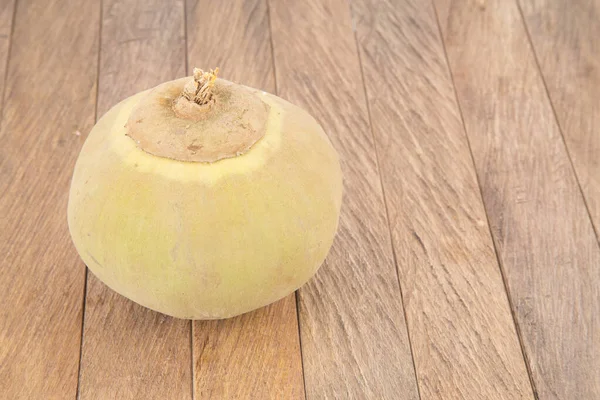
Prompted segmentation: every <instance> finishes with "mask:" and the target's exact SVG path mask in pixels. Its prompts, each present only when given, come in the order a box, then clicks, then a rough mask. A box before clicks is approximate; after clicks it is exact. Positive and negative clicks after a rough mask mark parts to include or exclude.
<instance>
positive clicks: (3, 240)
mask: <svg viewBox="0 0 600 400" xmlns="http://www.w3.org/2000/svg"><path fill="white" fill-rule="evenodd" d="M4 4H7V3H6V2H4ZM5 13H6V9H4V11H3V12H2V15H5ZM9 14H10V13H9ZM3 18H4V17H3ZM99 18H100V7H99V5H98V4H97V2H95V1H92V0H89V1H88V0H84V1H78V2H73V1H68V0H49V1H45V2H43V3H41V2H39V1H33V0H21V1H19V4H18V6H17V11H16V16H15V25H14V28H13V29H14V32H13V36H12V45H11V55H10V60H9V62H8V67H7V68H8V72H7V81H6V90H5V102H4V118H3V123H2V129H1V131H0V143H2V144H1V145H0V193H1V194H2V195H1V196H0V265H1V268H2V273H1V274H0V304H1V305H2V306H1V307H0V366H1V367H0V393H2V395H1V397H3V398H6V399H63V398H64V399H72V398H74V397H75V396H76V393H77V370H78V366H79V349H80V337H81V318H82V305H83V292H84V279H85V269H84V266H83V264H82V263H81V261H80V260H79V257H78V255H77V253H76V252H75V248H74V247H73V246H72V244H71V239H70V237H69V231H68V228H67V216H66V209H67V196H68V189H69V182H70V179H71V173H72V170H73V166H74V163H75V159H76V157H77V154H78V152H79V150H80V148H81V145H82V144H83V139H84V136H85V135H81V136H78V135H76V132H78V131H79V132H88V131H89V129H90V128H91V127H92V125H93V123H94V111H95V99H96V69H97V68H96V60H97V58H98V38H99V36H98V27H99ZM3 26H5V25H3Z"/></svg>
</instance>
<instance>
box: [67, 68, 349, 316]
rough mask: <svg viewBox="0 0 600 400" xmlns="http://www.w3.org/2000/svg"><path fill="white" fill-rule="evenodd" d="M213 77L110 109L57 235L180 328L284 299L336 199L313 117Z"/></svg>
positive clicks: (311, 265)
mask: <svg viewBox="0 0 600 400" xmlns="http://www.w3.org/2000/svg"><path fill="white" fill-rule="evenodd" d="M217 71H218V70H215V71H210V72H204V71H202V70H199V69H195V70H194V76H193V77H191V78H190V77H188V78H183V79H178V80H174V81H170V82H166V83H163V84H161V85H158V86H157V87H155V88H153V89H151V90H148V91H144V92H141V93H138V94H135V95H133V96H131V97H129V98H127V99H125V100H123V101H122V102H120V103H119V104H117V105H116V106H114V107H113V108H112V109H110V111H108V112H107V113H106V114H105V115H104V116H103V117H102V118H101V119H100V120H99V121H98V123H97V124H96V125H95V126H94V128H93V129H92V131H91V133H90V134H89V137H88V138H87V140H86V142H85V144H84V146H83V148H82V150H81V153H80V155H79V158H78V160H77V164H76V166H75V172H74V175H73V180H72V183H71V191H70V195H69V206H68V221H69V230H70V232H71V236H72V238H73V242H74V243H75V247H76V248H77V251H78V252H79V254H80V256H81V258H82V259H83V261H84V262H85V263H86V264H87V265H88V267H89V269H90V270H91V271H92V272H93V273H94V275H96V276H97V277H98V278H99V279H100V280H102V281H103V282H104V283H106V284H107V285H108V286H109V287H111V288H112V289H114V290H115V291H117V292H118V293H120V294H122V295H124V296H126V297H128V298H129V299H131V300H133V301H135V302H137V303H139V304H141V305H143V306H146V307H148V308H151V309H153V310H156V311H160V312H162V313H165V314H168V315H171V316H175V317H179V318H188V319H217V318H227V317H232V316H235V315H238V314H242V313H245V312H248V311H251V310H253V309H256V308H258V307H262V306H264V305H267V304H269V303H272V302H274V301H276V300H278V299H280V298H282V297H284V296H286V295H288V294H290V293H291V292H293V291H294V290H296V289H297V288H298V287H300V286H301V285H302V284H304V283H305V282H306V281H307V280H308V279H309V278H310V277H311V276H312V275H313V274H314V273H315V272H316V271H317V269H318V268H319V266H320V265H321V264H322V262H323V260H324V259H325V256H326V255H327V252H328V251H329V248H330V247H331V244H332V242H333V238H334V236H335V233H336V229H337V224H338V217H339V212H340V206H341V200H342V174H341V170H340V165H339V159H338V156H337V153H336V152H335V150H334V149H333V147H332V145H331V143H330V141H329V139H328V138H327V135H326V134H325V132H324V131H323V129H322V128H321V126H320V125H319V124H318V123H317V122H316V121H315V119H314V118H313V117H311V116H310V115H309V114H308V113H306V112H305V111H303V110H302V109H300V108H298V107H296V106H294V105H293V104H290V103H288V102H287V101H284V100H282V99H280V98H279V97H277V96H274V95H271V94H268V93H265V92H262V91H259V90H255V89H252V88H249V87H246V86H242V85H239V84H235V83H232V82H229V81H226V80H223V79H217V77H216V75H217Z"/></svg>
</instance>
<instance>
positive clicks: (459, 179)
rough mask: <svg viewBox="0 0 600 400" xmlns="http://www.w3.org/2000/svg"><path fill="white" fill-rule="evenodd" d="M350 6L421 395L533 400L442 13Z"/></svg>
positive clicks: (364, 0) (390, 5)
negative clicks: (438, 18) (441, 22)
mask: <svg viewBox="0 0 600 400" xmlns="http://www.w3.org/2000/svg"><path fill="white" fill-rule="evenodd" d="M352 5H353V11H354V16H355V19H356V21H357V22H356V33H357V40H358V44H359V50H360V53H361V60H362V65H363V71H364V78H365V83H366V91H367V96H368V100H369V106H370V107H369V108H370V112H371V120H372V125H373V131H374V135H375V140H376V144H377V146H376V147H377V150H378V154H379V162H380V163H379V165H380V167H381V173H382V178H383V186H384V191H385V195H386V202H387V208H388V210H389V219H390V224H391V230H392V238H393V243H394V249H395V252H396V260H397V262H398V267H399V269H400V283H401V285H402V288H403V295H404V307H405V309H406V315H407V320H408V326H409V333H410V337H411V343H412V348H413V354H414V358H415V366H416V372H417V377H418V382H419V388H420V392H421V397H422V398H426V399H432V398H443V399H461V400H462V399H477V400H478V399H501V398H505V399H525V398H529V399H531V398H533V392H532V389H531V384H530V382H529V377H528V375H527V369H526V367H525V362H524V359H523V354H522V352H521V348H520V344H519V339H518V337H517V334H516V330H515V326H514V322H513V319H512V315H511V310H510V306H509V304H508V301H507V297H506V292H505V288H504V283H503V281H502V275H501V273H500V269H499V266H498V262H497V259H496V254H495V252H494V245H493V242H492V238H491V236H490V232H489V227H488V225H487V220H486V215H485V210H484V208H483V203H482V200H481V194H480V191H479V187H478V184H477V178H476V175H475V170H474V166H473V160H472V158H471V154H470V151H469V145H468V142H467V138H466V136H465V132H464V128H463V126H462V122H461V119H460V113H459V110H458V107H457V104H456V99H455V95H454V88H453V85H452V80H451V78H450V75H449V72H448V66H447V64H446V58H445V55H444V48H443V44H442V42H441V37H440V34H439V29H438V25H437V21H436V15H435V12H434V9H433V7H432V6H431V4H430V3H426V4H423V2H421V1H417V0H404V1H400V2H397V1H395V2H393V1H390V0H357V1H353V2H352Z"/></svg>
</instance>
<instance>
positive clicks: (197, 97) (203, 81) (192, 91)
mask: <svg viewBox="0 0 600 400" xmlns="http://www.w3.org/2000/svg"><path fill="white" fill-rule="evenodd" d="M218 73H219V68H215V69H211V70H210V71H208V72H204V71H203V70H201V69H200V68H194V79H193V80H191V81H190V82H189V83H188V84H186V85H185V87H184V88H183V92H182V93H181V96H182V97H185V98H186V99H187V100H189V101H193V102H194V103H196V104H198V105H201V106H202V105H204V104H208V103H209V102H210V101H211V100H212V98H213V93H212V88H213V86H214V85H215V81H216V80H217V74H218Z"/></svg>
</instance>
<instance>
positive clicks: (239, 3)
mask: <svg viewBox="0 0 600 400" xmlns="http://www.w3.org/2000/svg"><path fill="white" fill-rule="evenodd" d="M267 11H268V10H267V4H266V1H264V0H236V1H230V2H214V1H210V0H202V1H188V2H187V12H186V17H187V30H188V32H187V35H188V36H187V37H188V59H189V65H188V68H189V70H191V69H192V68H193V67H199V68H213V67H215V66H219V67H220V69H221V76H222V77H224V78H225V79H228V80H233V81H237V82H240V83H242V84H245V85H248V86H252V87H256V88H260V89H263V90H266V91H268V92H271V93H274V92H275V89H276V88H275V77H274V74H273V59H272V52H271V37H270V32H269V20H268V13H267ZM193 331H194V343H193V346H194V367H195V368H194V371H195V375H194V378H195V379H194V382H195V386H194V387H195V395H196V398H202V399H204V398H218V399H221V398H222V399H225V398H227V399H281V398H285V399H301V398H304V387H303V377H302V359H301V355H300V343H299V339H300V338H299V335H298V319H297V314H296V300H295V296H294V294H292V295H290V296H288V297H286V298H285V299H283V300H281V301H279V302H277V303H275V304H272V305H270V306H268V307H265V308H262V309H260V310H257V311H255V312H252V313H248V314H245V315H242V316H240V317H236V318H232V319H229V320H224V321H202V322H200V321H198V322H194V329H193Z"/></svg>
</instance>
